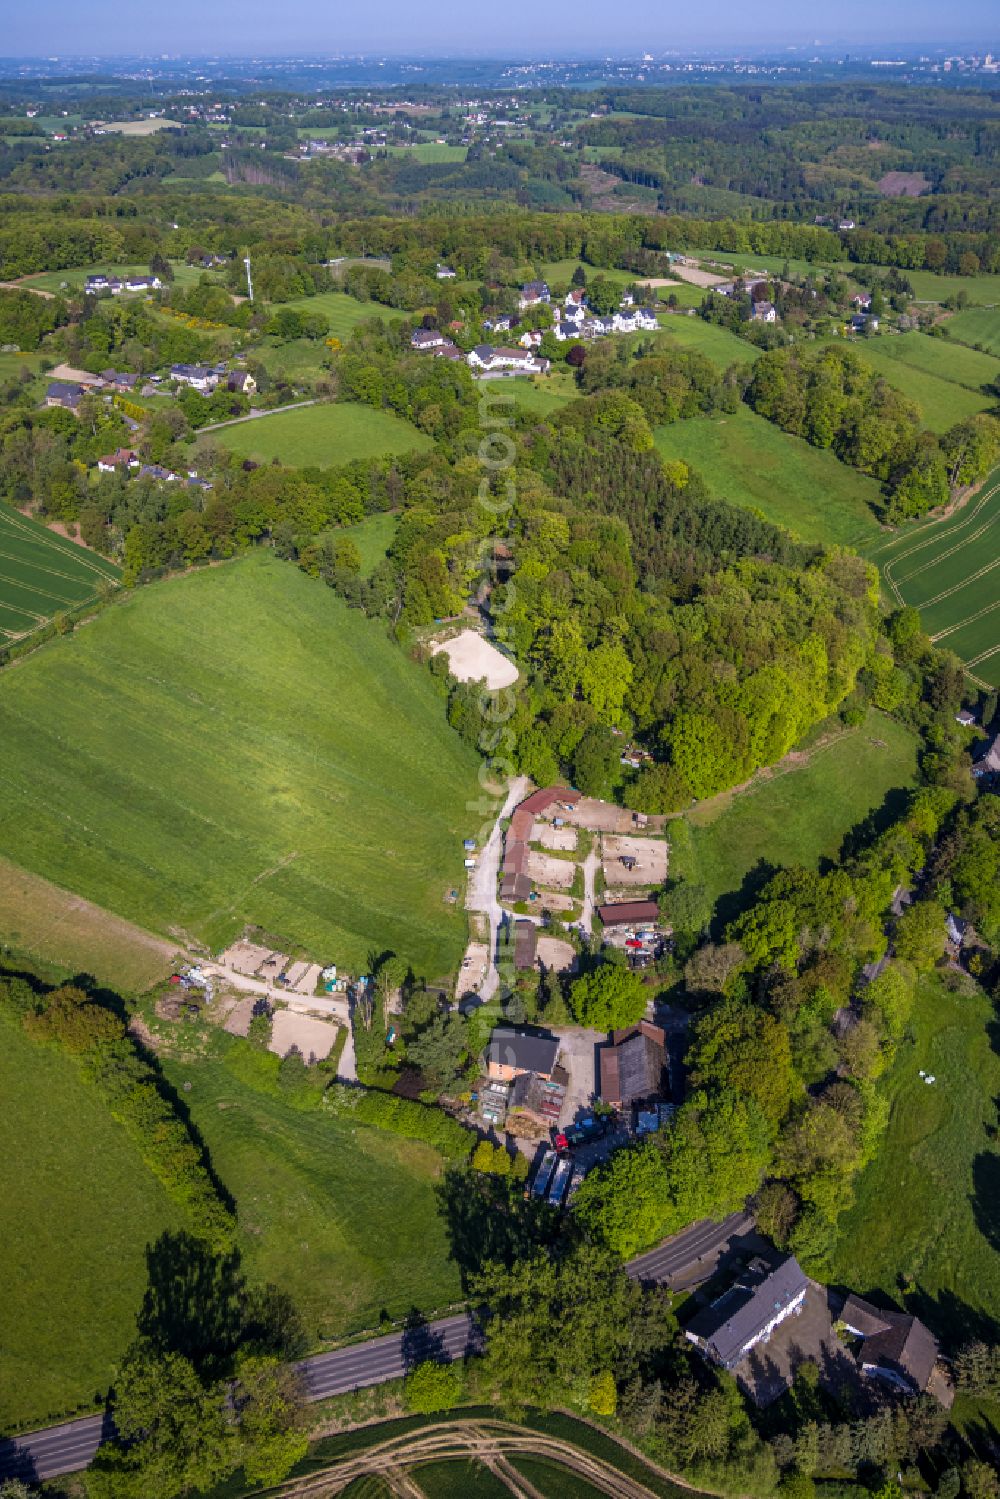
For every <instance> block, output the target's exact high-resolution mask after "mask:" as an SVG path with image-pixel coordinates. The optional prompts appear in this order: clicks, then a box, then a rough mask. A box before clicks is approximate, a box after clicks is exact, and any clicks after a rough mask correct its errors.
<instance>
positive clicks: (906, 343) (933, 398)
mask: <svg viewBox="0 0 1000 1499" xmlns="http://www.w3.org/2000/svg"><path fill="white" fill-rule="evenodd" d="M851 348H852V349H853V350H854V352H855V353H857V354H859V355H860V356H861V358H862V359H863V360H864V361H865V363H866V364H870V365H871V366H872V368H873V369H874V370H876V371H877V372H878V374H880V375H882V376H883V377H884V378H885V379H886V380H888V382H889V384H890V385H894V386H895V387H896V389H897V390H899V391H902V393H903V395H904V396H909V398H910V400H912V401H915V402H916V404H917V406H918V408H919V410H920V415H921V417H922V419H923V421H924V423H925V425H926V426H928V427H930V429H931V431H932V432H946V431H947V430H948V428H949V427H952V426H954V425H955V423H956V422H961V421H964V420H965V419H966V418H967V417H970V416H974V415H975V413H976V412H977V411H986V410H988V409H989V408H990V407H991V406H995V405H996V397H995V396H990V395H987V394H986V393H985V392H984V391H983V390H982V388H981V387H982V385H983V384H984V383H986V382H987V381H988V380H990V379H996V377H997V376H998V375H1000V363H998V362H997V361H996V360H994V359H992V358H991V357H990V356H989V355H985V354H978V353H976V352H975V350H972V349H962V348H959V347H953V346H951V345H949V344H947V343H945V341H944V339H936V338H928V337H927V335H926V334H924V333H904V334H901V335H899V336H898V337H893V338H889V337H885V338H861V339H856V340H855V341H854V342H853V343H852V344H851ZM977 375H978V376H979V377H980V378H979V379H978V380H977V378H976V377H977Z"/></svg>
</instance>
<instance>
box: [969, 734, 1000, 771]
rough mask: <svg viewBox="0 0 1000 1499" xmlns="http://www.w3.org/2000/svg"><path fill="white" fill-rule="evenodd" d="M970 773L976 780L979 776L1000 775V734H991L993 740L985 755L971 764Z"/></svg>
mask: <svg viewBox="0 0 1000 1499" xmlns="http://www.w3.org/2000/svg"><path fill="white" fill-rule="evenodd" d="M972 774H973V775H974V776H975V777H976V778H977V780H978V779H979V777H980V776H995V775H1000V734H995V735H994V736H993V742H992V743H991V744H990V746H989V748H988V749H987V751H986V753H985V755H983V756H982V758H981V759H979V760H977V761H976V763H975V765H973V767H972Z"/></svg>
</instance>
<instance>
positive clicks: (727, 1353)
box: [684, 1255, 809, 1370]
mask: <svg viewBox="0 0 1000 1499" xmlns="http://www.w3.org/2000/svg"><path fill="white" fill-rule="evenodd" d="M808 1289H809V1278H808V1276H807V1275H806V1273H805V1271H804V1270H803V1269H802V1267H801V1265H800V1264H799V1262H798V1260H797V1259H796V1258H795V1257H794V1255H789V1256H788V1257H787V1259H783V1260H781V1261H780V1262H779V1264H778V1265H777V1266H776V1267H774V1268H773V1269H772V1268H771V1267H769V1266H767V1265H764V1264H762V1263H759V1264H757V1265H755V1264H754V1263H751V1265H750V1266H748V1268H747V1272H745V1273H744V1274H742V1275H741V1276H740V1277H739V1279H738V1280H737V1281H736V1282H735V1283H734V1284H733V1285H731V1286H730V1287H729V1288H728V1290H726V1291H725V1292H723V1294H722V1295H721V1296H720V1297H718V1299H717V1300H716V1301H714V1302H713V1303H712V1304H711V1306H706V1307H703V1308H702V1310H701V1311H699V1312H697V1313H696V1314H695V1316H694V1317H693V1318H692V1319H691V1321H690V1322H689V1323H688V1325H687V1327H686V1328H685V1329H684V1335H685V1337H686V1338H687V1339H688V1340H689V1341H690V1342H692V1343H693V1344H694V1346H695V1347H696V1348H697V1349H698V1352H699V1353H701V1354H702V1355H703V1356H704V1357H705V1358H707V1359H709V1360H710V1361H711V1362H712V1363H713V1364H718V1365H719V1367H720V1368H722V1369H728V1370H733V1369H735V1368H736V1366H737V1364H740V1363H742V1362H743V1360H744V1359H745V1358H746V1357H747V1355H748V1354H749V1353H750V1351H751V1349H753V1348H756V1347H757V1346H758V1345H759V1344H761V1343H766V1342H767V1340H768V1338H770V1336H771V1334H772V1333H773V1332H774V1330H775V1328H776V1327H778V1326H779V1325H780V1324H781V1323H782V1322H784V1321H785V1319H786V1318H787V1317H793V1316H796V1315H797V1314H798V1313H799V1312H800V1311H801V1309H802V1303H803V1301H804V1300H805V1297H806V1292H807V1290H808Z"/></svg>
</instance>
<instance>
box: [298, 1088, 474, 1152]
mask: <svg viewBox="0 0 1000 1499" xmlns="http://www.w3.org/2000/svg"><path fill="white" fill-rule="evenodd" d="M323 1103H324V1107H325V1108H327V1109H329V1110H330V1111H331V1112H332V1113H334V1114H336V1115H338V1116H339V1117H341V1118H343V1117H345V1116H347V1115H350V1116H352V1117H353V1118H354V1119H356V1120H357V1122H358V1123H359V1124H370V1125H372V1126H374V1128H375V1129H384V1130H388V1131H389V1133H390V1134H393V1135H404V1136H405V1137H406V1139H408V1140H425V1141H426V1142H427V1144H428V1145H433V1146H435V1148H436V1149H438V1150H440V1151H441V1153H442V1155H446V1156H449V1157H450V1158H451V1159H452V1160H463V1159H464V1158H465V1157H466V1156H467V1155H468V1154H469V1151H470V1150H471V1149H472V1147H473V1145H474V1144H475V1138H474V1136H473V1135H472V1133H471V1132H470V1131H469V1130H467V1129H465V1128H464V1126H462V1125H461V1124H458V1123H457V1122H456V1120H454V1119H452V1118H451V1117H450V1115H448V1114H445V1113H444V1112H443V1110H441V1109H435V1108H428V1107H427V1105H426V1104H422V1103H414V1102H412V1101H411V1100H410V1099H409V1098H399V1097H398V1096H397V1095H396V1094H395V1093H380V1092H378V1091H377V1089H374V1088H354V1087H351V1086H350V1084H347V1083H332V1084H331V1085H330V1087H329V1088H327V1090H326V1093H325V1094H324V1095H323Z"/></svg>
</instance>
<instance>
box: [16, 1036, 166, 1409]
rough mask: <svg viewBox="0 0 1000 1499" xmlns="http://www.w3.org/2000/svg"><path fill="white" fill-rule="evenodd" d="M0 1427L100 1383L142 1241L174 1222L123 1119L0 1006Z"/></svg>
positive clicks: (129, 1316)
mask: <svg viewBox="0 0 1000 1499" xmlns="http://www.w3.org/2000/svg"><path fill="white" fill-rule="evenodd" d="M0 1097H2V1098H3V1101H4V1103H3V1114H4V1118H3V1128H4V1142H5V1144H4V1149H3V1150H2V1151H0V1201H2V1202H3V1204H4V1212H3V1216H2V1222H0V1254H2V1257H3V1266H4V1285H5V1296H4V1306H3V1313H2V1317H0V1321H2V1325H3V1336H2V1337H0V1431H4V1432H7V1431H10V1430H11V1429H13V1428H14V1427H26V1426H30V1425H41V1424H43V1423H45V1422H46V1421H48V1420H53V1419H59V1418H60V1417H63V1416H66V1415H68V1414H72V1413H73V1412H75V1411H76V1410H78V1409H80V1408H81V1407H83V1408H87V1407H89V1406H90V1405H91V1402H92V1401H93V1398H94V1395H95V1393H96V1392H104V1391H106V1390H107V1389H108V1387H109V1385H110V1384H111V1381H112V1379H113V1377H114V1372H115V1365H116V1363H117V1360H118V1358H119V1356H120V1355H121V1352H122V1350H123V1348H124V1347H125V1345H126V1343H128V1341H129V1339H130V1338H131V1337H132V1336H133V1334H134V1330H135V1314H136V1312H137V1311H138V1309H139V1305H140V1302H141V1301H142V1294H143V1290H144V1288H145V1285H146V1264H145V1258H144V1250H145V1246H146V1244H147V1242H148V1241H150V1240H152V1239H155V1238H156V1236H157V1235H158V1234H159V1233H161V1232H163V1231H164V1230H165V1229H175V1228H179V1227H180V1222H179V1215H178V1214H177V1212H176V1210H175V1209H174V1208H173V1206H172V1205H171V1203H170V1202H169V1200H168V1198H167V1196H166V1194H165V1192H164V1191H163V1189H162V1188H161V1187H160V1185H159V1184H158V1182H157V1181H156V1179H155V1177H154V1176H153V1175H152V1173H151V1172H150V1171H149V1170H148V1169H147V1168H146V1166H145V1164H144V1162H143V1160H142V1158H141V1156H140V1155H139V1152H138V1150H137V1149H136V1148H135V1146H133V1144H132V1143H131V1141H130V1140H129V1138H128V1136H127V1135H126V1134H125V1131H124V1130H123V1129H122V1127H121V1126H120V1125H119V1124H116V1123H115V1121H114V1120H113V1119H112V1118H111V1115H110V1114H109V1113H108V1111H107V1109H106V1108H105V1106H104V1104H103V1103H102V1102H101V1101H100V1099H99V1098H98V1095H97V1094H96V1093H95V1092H94V1090H93V1089H92V1088H90V1087H89V1086H88V1085H87V1084H85V1083H84V1082H82V1081H81V1078H80V1075H79V1072H78V1069H77V1066H76V1064H75V1062H74V1061H73V1060H72V1059H71V1058H70V1057H69V1056H67V1055H65V1054H64V1053H61V1052H59V1051H56V1050H54V1049H53V1048H50V1047H45V1046H40V1045H37V1044H36V1043H35V1042H33V1041H30V1040H29V1039H28V1038H27V1037H26V1036H25V1034H24V1032H23V1031H22V1030H21V1028H20V1026H19V1025H17V1024H15V1023H14V1022H13V1021H11V1020H9V1019H0Z"/></svg>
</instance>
